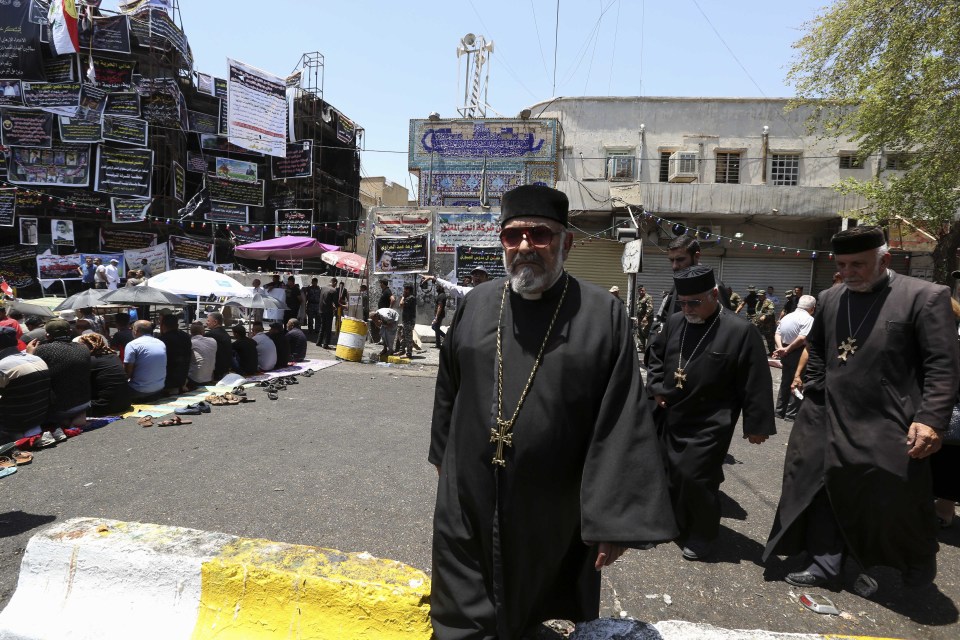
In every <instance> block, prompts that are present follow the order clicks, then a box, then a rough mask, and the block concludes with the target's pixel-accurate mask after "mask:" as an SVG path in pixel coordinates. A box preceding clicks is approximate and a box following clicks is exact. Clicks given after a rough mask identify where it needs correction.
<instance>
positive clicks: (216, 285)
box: [147, 267, 253, 297]
mask: <svg viewBox="0 0 960 640" xmlns="http://www.w3.org/2000/svg"><path fill="white" fill-rule="evenodd" d="M147 284H148V285H150V286H151V287H156V288H157V289H162V290H163V291H167V292H169V293H175V294H177V295H181V296H217V297H228V296H238V297H251V296H252V295H253V294H252V293H251V292H250V289H248V288H247V287H245V286H243V285H242V284H241V283H239V282H237V281H236V280H234V279H233V278H231V277H230V276H228V275H225V274H222V273H217V272H216V271H210V270H208V269H201V268H199V267H198V268H196V269H173V270H172V271H164V272H163V273H159V274H157V275H155V276H153V277H152V278H150V279H148V280H147Z"/></svg>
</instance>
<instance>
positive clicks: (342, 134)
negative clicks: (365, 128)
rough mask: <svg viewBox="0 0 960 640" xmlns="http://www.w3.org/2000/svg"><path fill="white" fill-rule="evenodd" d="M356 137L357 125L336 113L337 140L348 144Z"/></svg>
mask: <svg viewBox="0 0 960 640" xmlns="http://www.w3.org/2000/svg"><path fill="white" fill-rule="evenodd" d="M356 135H357V125H355V124H353V121H352V120H350V119H349V118H348V117H346V116H345V115H343V114H342V113H340V112H337V140H339V141H340V142H342V143H344V144H350V143H352V142H353V139H354V138H355V137H356Z"/></svg>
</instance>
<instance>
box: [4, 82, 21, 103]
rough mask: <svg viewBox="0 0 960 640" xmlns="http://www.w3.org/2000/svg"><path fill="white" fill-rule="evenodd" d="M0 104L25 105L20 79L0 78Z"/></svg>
mask: <svg viewBox="0 0 960 640" xmlns="http://www.w3.org/2000/svg"><path fill="white" fill-rule="evenodd" d="M0 106H3V107H8V106H13V107H22V106H23V85H22V84H21V82H20V81H19V80H0Z"/></svg>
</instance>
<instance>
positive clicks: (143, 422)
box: [137, 416, 153, 428]
mask: <svg viewBox="0 0 960 640" xmlns="http://www.w3.org/2000/svg"><path fill="white" fill-rule="evenodd" d="M137 424H138V425H140V426H141V427H144V428H146V427H152V426H153V416H143V417H142V418H140V419H139V420H137Z"/></svg>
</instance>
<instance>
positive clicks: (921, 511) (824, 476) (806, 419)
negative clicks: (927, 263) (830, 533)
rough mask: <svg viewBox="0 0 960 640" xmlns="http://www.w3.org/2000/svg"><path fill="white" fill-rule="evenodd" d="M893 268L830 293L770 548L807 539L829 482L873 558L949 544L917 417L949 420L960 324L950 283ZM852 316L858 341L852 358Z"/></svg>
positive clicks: (813, 342)
mask: <svg viewBox="0 0 960 640" xmlns="http://www.w3.org/2000/svg"><path fill="white" fill-rule="evenodd" d="M888 273H889V278H888V279H887V280H886V281H884V282H883V283H881V285H879V286H878V287H877V288H875V290H874V291H873V292H870V293H851V292H850V291H849V290H848V289H847V288H846V287H845V286H836V287H833V288H831V289H827V290H826V291H824V292H822V293H821V294H820V302H819V304H818V305H817V307H818V308H817V314H816V316H815V317H814V320H813V327H811V329H810V333H809V335H808V336H807V350H808V352H809V355H810V358H809V361H808V364H807V368H806V371H805V372H804V400H803V402H802V403H801V404H800V411H799V413H798V414H797V419H796V421H795V422H794V425H793V430H792V432H791V433H790V441H789V443H788V446H787V454H786V460H785V461H784V468H783V489H782V493H781V496H780V504H779V506H778V508H777V515H776V518H775V520H774V523H773V530H772V531H771V532H770V538H769V540H768V541H767V547H766V549H765V550H764V554H763V558H764V560H766V559H767V558H768V557H770V556H771V555H772V554H777V555H793V554H796V553H799V552H801V551H805V550H806V548H805V547H806V545H805V539H804V531H805V520H806V519H805V517H804V512H805V511H806V509H807V507H808V506H810V503H811V501H812V500H813V498H814V496H815V495H816V494H817V493H818V492H819V491H820V490H821V489H826V491H827V495H828V497H829V500H830V505H831V507H832V510H833V515H834V516H835V517H836V520H837V523H838V524H839V526H840V529H841V530H842V531H843V538H844V540H845V541H846V543H847V546H848V549H849V551H850V552H851V553H852V554H853V556H854V557H855V558H856V560H857V561H858V562H859V563H860V564H861V566H863V567H871V566H875V565H884V566H890V567H895V568H897V569H900V570H904V569H906V568H907V567H908V566H910V565H920V564H923V563H924V562H926V561H928V560H929V558H930V556H931V554H933V553H936V551H937V548H938V547H937V541H936V519H935V517H934V512H933V497H932V495H931V487H930V461H929V458H925V459H922V460H914V459H913V458H910V457H909V456H908V455H907V450H908V449H909V447H908V446H907V444H906V439H907V430H908V429H909V428H910V423H911V422H914V421H916V422H922V423H923V424H926V425H928V426H931V427H933V428H935V429H943V428H945V427H946V425H947V423H948V421H949V419H950V413H951V411H952V408H953V404H954V402H955V400H956V396H957V377H958V362H957V360H958V354H957V332H956V325H955V324H954V320H953V313H952V312H951V309H950V291H949V290H948V289H947V288H946V287H943V286H939V285H934V284H930V283H928V282H925V281H923V280H919V279H916V278H910V277H906V276H901V275H897V274H896V273H894V272H892V271H890V272H888ZM848 299H849V302H850V305H849V309H850V316H849V322H848V312H847V309H848V306H847V302H848ZM874 302H876V304H875V305H874ZM871 306H873V308H872V309H871ZM864 318H865V319H866V320H865V321H864V322H863V326H862V328H861V329H860V331H859V332H858V331H856V328H857V326H858V325H859V324H860V322H861V321H862V320H864ZM851 328H852V329H853V332H854V333H856V334H857V343H856V344H857V347H858V348H857V351H856V353H855V354H853V355H852V356H849V357H848V358H847V361H846V362H844V361H842V360H840V359H839V358H838V355H839V350H838V348H839V345H840V343H841V342H842V341H844V340H846V338H847V337H848V336H849V335H850V333H851Z"/></svg>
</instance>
